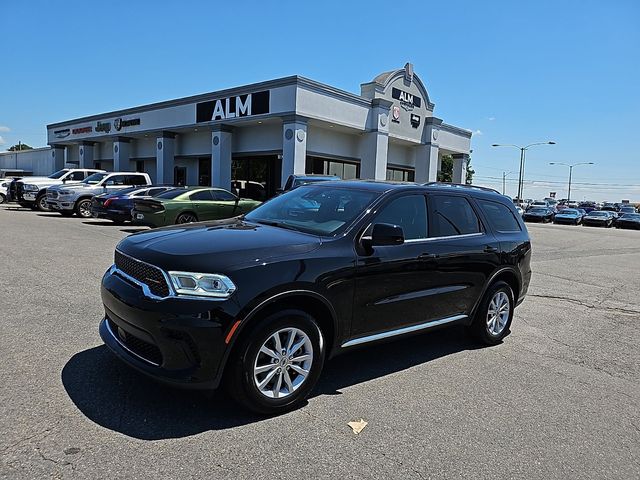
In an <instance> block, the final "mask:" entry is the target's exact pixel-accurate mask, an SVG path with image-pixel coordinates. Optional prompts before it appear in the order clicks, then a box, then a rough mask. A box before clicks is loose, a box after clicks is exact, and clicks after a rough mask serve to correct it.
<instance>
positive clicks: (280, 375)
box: [225, 310, 326, 415]
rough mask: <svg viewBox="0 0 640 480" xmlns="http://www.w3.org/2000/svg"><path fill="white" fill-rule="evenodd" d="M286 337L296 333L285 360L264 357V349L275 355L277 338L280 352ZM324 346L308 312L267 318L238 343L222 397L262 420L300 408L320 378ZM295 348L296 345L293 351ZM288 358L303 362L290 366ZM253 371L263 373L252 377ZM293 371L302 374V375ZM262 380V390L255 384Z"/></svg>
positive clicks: (230, 360) (279, 355)
mask: <svg viewBox="0 0 640 480" xmlns="http://www.w3.org/2000/svg"><path fill="white" fill-rule="evenodd" d="M290 333H295V337H294V339H293V348H294V350H292V351H290V352H288V353H287V355H286V356H284V357H282V355H281V353H280V352H276V354H277V355H278V357H277V358H272V356H270V355H267V354H265V353H263V352H264V350H262V349H263V347H266V348H268V349H270V351H271V352H272V353H273V352H274V351H275V349H276V343H275V336H276V334H278V335H279V338H280V344H281V346H282V347H283V350H282V351H284V349H286V348H287V347H286V346H287V344H288V343H289V342H290V340H289V338H290V337H289V334H290ZM325 343H326V342H325V341H324V338H323V336H322V332H321V330H320V328H319V327H318V324H317V323H316V321H315V320H314V319H313V317H311V316H310V315H308V314H307V313H305V312H302V311H300V310H283V311H281V312H277V313H275V314H273V315H270V316H268V317H267V318H265V319H264V320H263V321H261V322H260V323H259V324H258V325H257V326H256V327H255V328H254V329H252V330H251V331H250V332H248V333H245V334H244V335H242V336H241V337H240V338H239V339H238V344H237V345H236V346H235V347H234V349H233V352H232V353H231V357H230V358H229V362H228V364H227V368H226V370H225V387H226V389H227V392H228V393H229V394H230V395H231V397H233V398H234V399H235V400H237V401H238V402H239V403H240V404H242V405H243V406H244V407H245V408H247V409H249V410H251V411H253V412H256V413H259V414H263V415H274V414H279V413H283V412H286V411H289V410H292V409H294V408H296V407H299V406H300V405H301V404H302V403H303V402H304V401H305V399H306V398H307V396H308V395H309V394H310V393H311V390H312V389H313V387H314V386H315V384H316V382H317V380H318V378H319V376H320V373H321V371H322V366H323V364H324V356H325V352H324V345H325ZM297 345H300V346H299V347H298V348H297V349H296V348H295V347H296V346H297ZM294 354H296V355H297V356H293V355H294ZM301 354H302V355H301ZM292 356H293V358H294V359H295V358H305V360H304V361H296V362H291V363H289V359H291V358H292ZM272 365H273V366H272ZM280 365H283V366H284V368H283V367H281V366H280ZM291 365H293V366H291ZM257 367H262V368H263V369H265V368H267V370H264V371H259V372H257V373H256V371H255V369H256V368H257ZM269 367H271V368H269ZM298 369H303V370H302V371H304V370H306V371H307V374H306V376H304V374H303V373H302V371H300V372H298ZM292 375H295V377H292ZM267 377H270V378H269V379H267ZM265 381H266V383H265V384H264V386H263V387H262V389H261V387H260V383H261V382H265ZM278 385H279V386H280V388H279V389H278V388H277V387H278ZM291 388H292V389H291ZM276 392H277V393H276Z"/></svg>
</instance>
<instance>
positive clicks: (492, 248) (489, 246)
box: [484, 245, 498, 253]
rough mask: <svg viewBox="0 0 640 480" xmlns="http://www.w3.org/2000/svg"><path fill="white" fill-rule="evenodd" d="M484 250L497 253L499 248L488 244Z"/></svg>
mask: <svg viewBox="0 0 640 480" xmlns="http://www.w3.org/2000/svg"><path fill="white" fill-rule="evenodd" d="M484 251H485V252H486V253H496V252H497V251H498V249H497V248H496V247H492V246H491V245H487V246H486V247H484Z"/></svg>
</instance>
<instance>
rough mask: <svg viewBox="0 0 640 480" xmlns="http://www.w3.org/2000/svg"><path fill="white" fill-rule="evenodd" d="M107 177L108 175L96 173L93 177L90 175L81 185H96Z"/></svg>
mask: <svg viewBox="0 0 640 480" xmlns="http://www.w3.org/2000/svg"><path fill="white" fill-rule="evenodd" d="M106 176H107V174H106V173H94V174H93V175H89V176H88V177H87V178H85V179H84V180H82V181H81V182H80V183H84V184H87V185H95V184H97V183H98V182H100V180H102V179H103V178H104V177H106Z"/></svg>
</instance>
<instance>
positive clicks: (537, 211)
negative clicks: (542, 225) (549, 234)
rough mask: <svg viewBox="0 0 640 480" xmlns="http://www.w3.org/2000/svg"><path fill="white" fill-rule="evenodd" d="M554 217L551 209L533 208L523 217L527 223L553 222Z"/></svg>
mask: <svg viewBox="0 0 640 480" xmlns="http://www.w3.org/2000/svg"><path fill="white" fill-rule="evenodd" d="M553 217H554V211H553V209H551V208H549V207H533V208H531V209H529V210H527V211H526V212H525V213H524V215H522V218H523V219H524V221H525V222H551V221H553Z"/></svg>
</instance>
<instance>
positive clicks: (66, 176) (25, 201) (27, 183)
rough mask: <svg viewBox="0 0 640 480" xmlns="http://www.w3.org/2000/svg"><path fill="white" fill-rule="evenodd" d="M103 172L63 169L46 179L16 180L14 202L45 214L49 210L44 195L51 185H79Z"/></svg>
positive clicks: (87, 169)
mask: <svg viewBox="0 0 640 480" xmlns="http://www.w3.org/2000/svg"><path fill="white" fill-rule="evenodd" d="M98 172H104V170H96V169H93V168H63V169H62V170H59V171H57V172H55V173H52V174H51V175H49V176H48V177H26V178H23V179H22V180H18V182H17V185H16V197H17V198H16V199H15V200H16V201H17V202H18V203H19V204H20V205H22V206H23V207H30V208H34V209H35V208H37V209H38V210H40V211H43V212H46V211H48V210H49V208H48V206H47V199H46V193H47V188H49V187H51V186H53V185H63V184H64V185H70V184H74V183H79V182H81V181H82V180H84V179H85V178H87V177H88V176H89V175H93V174H94V173H98Z"/></svg>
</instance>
